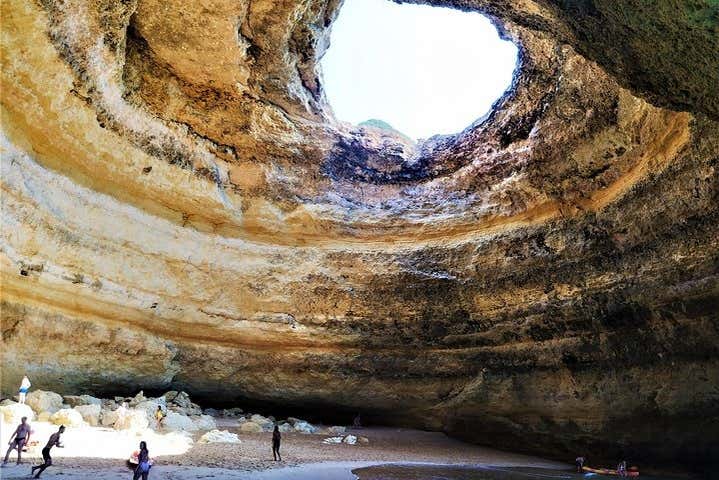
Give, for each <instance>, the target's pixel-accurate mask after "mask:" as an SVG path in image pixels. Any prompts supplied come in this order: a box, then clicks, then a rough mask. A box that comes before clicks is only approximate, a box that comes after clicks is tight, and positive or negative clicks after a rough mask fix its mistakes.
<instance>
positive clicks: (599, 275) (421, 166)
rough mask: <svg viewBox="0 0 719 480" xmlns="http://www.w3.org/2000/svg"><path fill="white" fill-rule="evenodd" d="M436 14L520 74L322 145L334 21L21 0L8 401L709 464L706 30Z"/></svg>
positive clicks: (9, 55) (707, 24)
mask: <svg viewBox="0 0 719 480" xmlns="http://www.w3.org/2000/svg"><path fill="white" fill-rule="evenodd" d="M422 3H428V4H431V5H435V6H450V7H454V8H459V9H462V10H467V11H479V12H482V13H484V14H485V15H487V16H488V17H489V18H490V19H491V20H492V21H493V22H494V23H495V25H496V26H497V28H498V29H499V31H500V33H501V34H502V35H503V36H504V37H505V38H507V39H510V40H512V41H513V42H515V43H516V44H517V46H518V47H519V51H520V58H519V64H518V66H517V70H516V72H515V76H514V80H513V83H512V86H511V88H510V89H509V90H508V91H507V92H506V93H505V95H504V96H503V97H502V98H501V99H500V100H498V101H497V103H496V104H495V105H494V108H493V110H492V112H491V113H490V114H489V115H488V116H487V117H486V118H483V119H482V120H481V121H477V122H476V123H475V124H473V125H470V126H468V127H467V129H465V130H464V131H463V132H461V133H459V134H457V135H451V136H435V137H432V138H430V139H427V140H425V141H423V142H421V143H420V144H418V145H415V144H413V143H411V142H408V140H407V139H406V138H404V137H402V136H400V135H393V134H391V133H388V132H387V131H383V130H379V129H375V128H372V127H355V126H352V125H349V124H346V123H342V122H339V121H338V120H336V119H335V118H334V116H333V114H332V111H331V108H330V107H329V105H328V104H327V100H326V97H325V94H324V89H323V83H322V75H321V68H320V65H319V59H320V58H321V56H322V54H323V53H324V52H325V51H326V49H327V48H328V47H329V32H330V29H331V27H332V21H333V20H334V18H335V17H336V15H337V12H338V11H339V9H340V8H341V1H338V0H307V1H301V2H298V1H286V0H280V1H277V0H272V1H271V0H252V1H250V0H239V1H238V0H236V1H232V2H230V1H227V0H202V1H197V2H185V1H179V0H162V1H160V0H122V1H119V0H118V1H113V0H63V1H59V0H39V1H36V0H30V1H28V0H6V1H4V2H2V18H3V21H2V32H1V34H2V37H1V42H2V74H1V75H2V77H1V80H2V83H1V87H2V98H1V104H2V139H1V141H2V145H1V147H0V148H1V149H2V150H1V152H2V183H1V185H2V239H1V243H0V262H1V265H2V292H1V300H2V339H3V340H2V341H3V348H2V373H3V375H2V389H3V391H4V392H5V393H6V394H10V393H12V392H13V391H14V389H15V388H16V384H17V383H18V381H19V379H20V377H21V376H22V375H23V373H27V374H28V375H29V376H30V377H31V378H32V379H33V383H34V384H35V385H36V386H38V387H40V388H44V389H50V390H56V391H59V392H67V393H84V392H88V393H96V394H98V393H102V392H113V391H122V390H130V391H135V390H139V389H150V390H161V389H169V388H172V389H185V390H186V391H188V392H190V393H191V394H193V395H198V396H200V397H204V398H212V399H215V400H217V401H226V402H233V401H239V400H246V401H255V402H270V403H272V404H276V405H283V406H286V407H287V408H292V407H293V406H294V407H297V408H313V407H316V408H320V407H322V408H326V407H334V408H336V409H341V410H344V411H362V412H366V413H367V415H368V416H370V417H371V418H374V419H376V421H378V422H385V423H394V424H402V425H411V426H415V427H421V428H427V429H433V430H443V431H446V432H447V433H448V434H450V435H454V436H457V437H460V438H464V439H467V440H469V441H473V442H478V443H483V444H489V445H494V446H499V447H503V448H513V449H520V450H524V451H531V452H535V453H540V454H544V455H550V456H557V457H562V456H564V455H567V454H569V453H570V452H577V451H593V452H602V454H606V455H607V456H611V455H614V454H619V452H625V453H627V454H631V455H633V456H634V458H641V459H645V460H652V461H658V462H664V463H673V462H676V461H679V460H681V461H685V462H687V461H688V462H705V463H707V462H710V461H715V460H716V459H717V458H719V450H718V449H719V442H717V440H718V439H719V202H718V197H719V195H718V193H719V181H718V179H719V175H718V174H717V162H718V161H719V53H717V52H719V5H717V3H716V2H714V1H709V0H697V1H693V2H641V1H637V0H611V1H610V0H583V1H576V0H522V1H516V2H509V1H502V0H434V1H427V2H422ZM479 114H481V112H478V115H479Z"/></svg>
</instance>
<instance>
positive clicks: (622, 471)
mask: <svg viewBox="0 0 719 480" xmlns="http://www.w3.org/2000/svg"><path fill="white" fill-rule="evenodd" d="M617 474H618V475H619V476H620V477H626V476H627V462H626V460H622V461H621V462H619V465H617Z"/></svg>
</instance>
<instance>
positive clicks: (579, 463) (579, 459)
mask: <svg viewBox="0 0 719 480" xmlns="http://www.w3.org/2000/svg"><path fill="white" fill-rule="evenodd" d="M584 461H585V459H584V455H581V456H579V457H577V458H575V459H574V464H575V465H576V466H577V473H582V468H584Z"/></svg>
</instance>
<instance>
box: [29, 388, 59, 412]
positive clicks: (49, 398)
mask: <svg viewBox="0 0 719 480" xmlns="http://www.w3.org/2000/svg"><path fill="white" fill-rule="evenodd" d="M25 403H26V404H27V405H29V406H30V408H32V409H33V411H34V412H35V413H40V412H50V413H55V412H57V411H58V410H60V409H61V408H62V403H63V401H62V397H61V396H60V395H58V394H57V393H55V392H47V391H45V390H33V391H32V392H30V393H28V394H27V398H26V399H25Z"/></svg>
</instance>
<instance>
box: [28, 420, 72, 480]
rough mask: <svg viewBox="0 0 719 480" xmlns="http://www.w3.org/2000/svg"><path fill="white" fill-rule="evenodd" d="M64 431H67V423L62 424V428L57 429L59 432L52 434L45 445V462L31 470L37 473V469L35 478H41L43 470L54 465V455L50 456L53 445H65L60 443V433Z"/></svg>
mask: <svg viewBox="0 0 719 480" xmlns="http://www.w3.org/2000/svg"><path fill="white" fill-rule="evenodd" d="M64 431H65V425H60V428H58V429H57V432H55V433H53V434H52V435H50V438H49V439H48V441H47V444H46V445H45V448H43V449H42V460H43V463H41V464H40V465H35V466H34V467H32V469H31V470H30V475H32V474H33V473H35V470H37V474H35V478H40V474H41V473H42V472H44V471H45V469H46V468H47V467H49V466H50V465H52V457H51V456H50V449H52V447H57V448H63V446H62V445H60V435H62V434H63V432H64Z"/></svg>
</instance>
